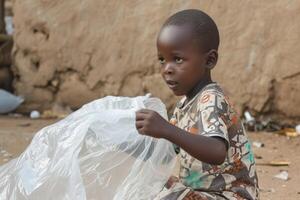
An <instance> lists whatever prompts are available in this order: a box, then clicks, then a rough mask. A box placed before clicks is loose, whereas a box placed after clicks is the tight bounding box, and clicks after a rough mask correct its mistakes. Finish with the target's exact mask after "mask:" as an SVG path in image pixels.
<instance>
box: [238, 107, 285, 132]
mask: <svg viewBox="0 0 300 200" xmlns="http://www.w3.org/2000/svg"><path fill="white" fill-rule="evenodd" d="M243 122H244V125H245V128H246V129H247V130H248V131H263V130H264V131H269V132H272V131H278V130H281V129H282V126H281V125H280V124H278V123H277V122H275V121H273V120H272V119H270V118H267V119H256V118H255V117H253V116H252V115H251V113H250V112H249V111H245V112H244V121H243Z"/></svg>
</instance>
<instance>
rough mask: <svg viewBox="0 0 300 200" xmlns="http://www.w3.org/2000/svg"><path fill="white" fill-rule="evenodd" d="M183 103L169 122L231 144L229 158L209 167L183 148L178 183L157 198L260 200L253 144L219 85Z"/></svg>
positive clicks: (206, 88) (214, 85) (211, 86)
mask: <svg viewBox="0 0 300 200" xmlns="http://www.w3.org/2000/svg"><path fill="white" fill-rule="evenodd" d="M184 101H185V98H183V99H182V100H181V101H180V102H179V103H178V104H177V107H176V108H175V111H174V115H173V117H172V119H171V120H170V122H171V123H172V124H174V125H176V126H178V127H179V128H181V129H184V130H186V131H188V132H190V133H191V134H200V135H203V136H207V137H219V138H222V139H223V140H224V141H225V142H226V143H227V145H228V152H227V158H226V160H225V162H224V163H223V164H222V165H210V164H208V163H204V162H201V161H199V160H197V159H195V158H193V157H192V156H191V155H189V154H188V153H187V152H185V151H184V150H183V149H180V174H179V182H177V183H174V184H173V185H172V187H170V188H169V189H166V188H165V189H164V190H163V191H162V192H161V194H160V195H159V196H161V197H159V196H158V199H159V198H160V199H161V200H167V199H168V200H172V199H174V200H175V199H176V200H179V199H183V200H192V199H195V200H196V199H208V200H211V199H258V182H257V175H256V170H255V162H254V155H253V152H252V150H251V145H250V142H249V141H248V138H247V135H246V132H245V130H244V128H243V125H242V123H241V122H240V120H239V118H238V116H237V114H236V113H235V111H234V110H233V107H232V106H231V104H230V103H229V101H228V98H227V97H226V96H225V95H224V93H223V91H222V89H221V88H220V86H219V85H218V84H217V83H212V84H209V85H207V86H205V87H204V88H203V89H202V90H201V91H200V92H199V93H198V94H197V95H196V96H195V97H194V98H193V99H192V100H190V101H189V102H187V103H185V105H184ZM187 190H188V191H187ZM185 193H186V194H185Z"/></svg>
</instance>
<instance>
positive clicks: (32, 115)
mask: <svg viewBox="0 0 300 200" xmlns="http://www.w3.org/2000/svg"><path fill="white" fill-rule="evenodd" d="M40 116H41V114H40V112H39V111H37V110H33V111H31V112H30V118H31V119H38V118H40Z"/></svg>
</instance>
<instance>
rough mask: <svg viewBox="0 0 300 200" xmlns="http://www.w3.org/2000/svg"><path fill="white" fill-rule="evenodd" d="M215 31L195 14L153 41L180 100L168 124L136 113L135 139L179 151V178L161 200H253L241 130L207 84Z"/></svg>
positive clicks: (253, 179)
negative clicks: (171, 145) (155, 141)
mask: <svg viewBox="0 0 300 200" xmlns="http://www.w3.org/2000/svg"><path fill="white" fill-rule="evenodd" d="M218 46H219V32H218V29H217V26H216V24H215V23H214V21H213V20H212V19H211V18H210V17H209V16H208V15H207V14H205V13H204V12H202V11H200V10H194V9H191V10H184V11H181V12H178V13H176V14H174V15H173V16H171V17H170V18H169V19H168V20H167V21H166V22H165V24H164V25H163V27H162V28H161V30H160V32H159V36H158V39H157V50H158V60H159V62H160V63H161V74H162V77H163V79H164V80H165V82H166V83H167V85H168V87H169V88H170V89H171V90H172V91H173V93H174V94H175V95H177V96H181V95H184V98H183V99H182V100H181V101H180V102H179V103H178V104H177V106H176V108H175V111H174V115H173V117H172V119H171V121H170V122H171V123H169V122H167V121H165V120H164V119H163V118H162V117H160V115H159V114H157V113H155V112H154V111H150V110H146V109H143V110H140V111H138V112H137V113H136V127H137V129H138V131H139V133H140V134H144V135H148V136H152V137H156V138H164V139H167V140H169V141H170V142H172V143H174V144H175V145H177V146H178V147H179V148H180V173H179V178H175V177H171V178H170V179H169V181H168V183H167V184H166V188H164V190H163V191H162V192H161V193H160V194H159V195H158V196H157V197H156V199H160V200H173V199H174V200H175V199H176V200H179V199H185V200H193V199H194V200H196V199H197V200H198V199H209V200H210V199H258V186H257V176H256V171H255V163H254V156H253V153H252V150H251V147H250V143H249V141H248V139H247V135H246V133H245V131H244V128H243V126H242V124H241V122H240V120H239V119H238V117H237V114H236V113H235V112H234V110H233V108H232V106H231V105H230V103H229V102H228V99H227V97H226V96H225V95H224V93H223V91H222V89H221V88H220V86H219V85H218V84H217V83H215V82H213V81H212V79H211V72H210V71H211V70H212V69H213V68H214V67H215V65H216V63H217V60H218Z"/></svg>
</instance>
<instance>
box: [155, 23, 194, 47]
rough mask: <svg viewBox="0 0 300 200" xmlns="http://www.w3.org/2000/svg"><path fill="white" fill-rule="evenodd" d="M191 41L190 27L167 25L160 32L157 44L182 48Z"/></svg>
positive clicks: (191, 32)
mask: <svg viewBox="0 0 300 200" xmlns="http://www.w3.org/2000/svg"><path fill="white" fill-rule="evenodd" d="M192 39H193V31H192V28H191V27H189V26H187V25H181V26H177V25H168V26H166V27H163V29H162V30H161V31H160V33H159V36H158V39H157V43H158V45H159V44H161V45H169V46H173V47H182V46H186V45H188V44H191V41H192Z"/></svg>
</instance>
